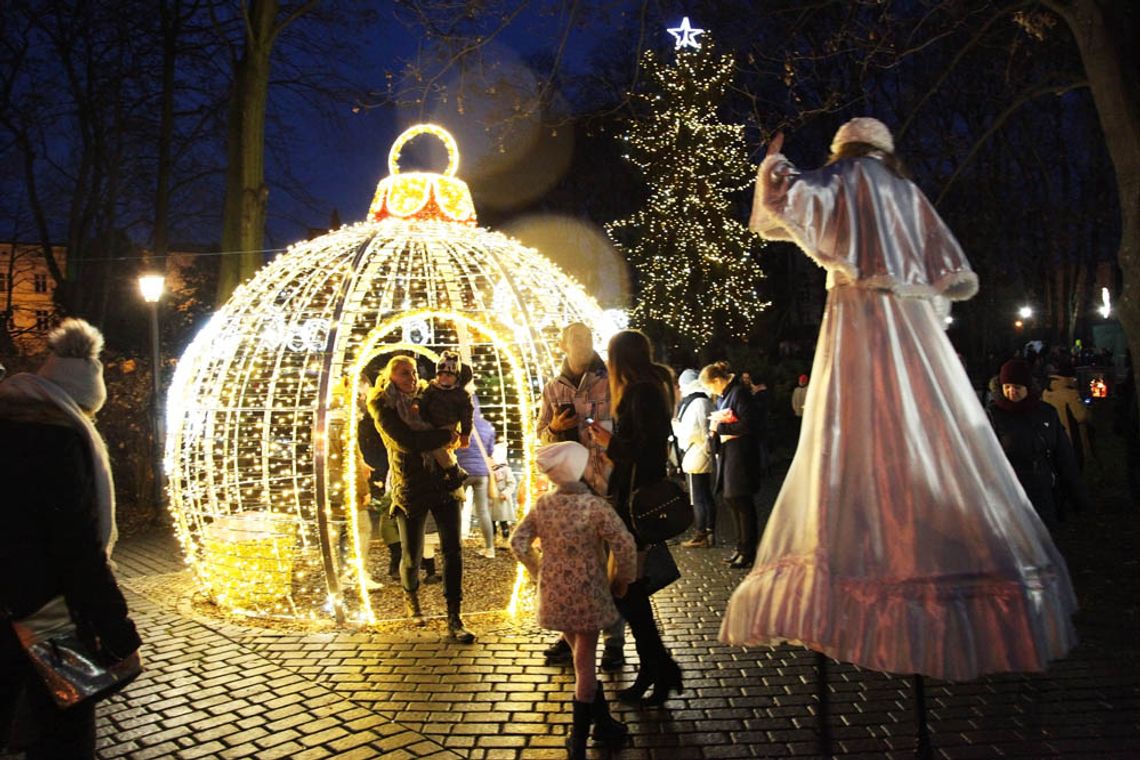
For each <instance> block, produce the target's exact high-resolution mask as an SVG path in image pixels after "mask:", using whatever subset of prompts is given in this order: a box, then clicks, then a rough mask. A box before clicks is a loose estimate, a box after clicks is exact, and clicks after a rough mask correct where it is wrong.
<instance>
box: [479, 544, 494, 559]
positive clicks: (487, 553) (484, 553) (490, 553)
mask: <svg viewBox="0 0 1140 760" xmlns="http://www.w3.org/2000/svg"><path fill="white" fill-rule="evenodd" d="M479 556H481V557H486V558H487V559H494V558H495V547H493V546H492V547H491V548H490V549H480V550H479Z"/></svg>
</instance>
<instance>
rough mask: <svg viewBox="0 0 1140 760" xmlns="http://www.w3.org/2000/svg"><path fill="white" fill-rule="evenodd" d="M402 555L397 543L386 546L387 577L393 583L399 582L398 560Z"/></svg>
mask: <svg viewBox="0 0 1140 760" xmlns="http://www.w3.org/2000/svg"><path fill="white" fill-rule="evenodd" d="M403 554H404V552H403V549H402V548H401V546H400V545H399V544H398V543H396V544H388V577H389V578H391V579H392V580H394V581H398V580H400V558H401V557H402V556H403Z"/></svg>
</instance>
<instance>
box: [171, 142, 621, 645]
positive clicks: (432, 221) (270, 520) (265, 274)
mask: <svg viewBox="0 0 1140 760" xmlns="http://www.w3.org/2000/svg"><path fill="white" fill-rule="evenodd" d="M432 134H434V132H432ZM457 160H458V159H457V157H456V161H457ZM405 176H407V175H399V178H402V177H405ZM434 177H435V179H450V180H451V181H452V182H453V183H458V185H455V186H456V187H459V186H461V189H462V191H463V193H465V194H466V195H467V197H468V198H469V193H467V190H466V185H465V184H463V183H462V181H461V180H458V179H455V178H446V177H442V176H441V175H434ZM389 179H391V178H389ZM381 184H382V185H383V183H381ZM392 186H393V185H391V184H390V185H389V186H388V187H389V188H391V187H392ZM427 186H429V187H435V186H436V183H435V180H434V179H433V181H432V182H429V183H428V185H427ZM378 195H379V193H378ZM386 197H387V196H386ZM432 198H433V199H434V198H435V196H432ZM381 205H382V206H384V204H383V203H382V204H381ZM430 206H431V204H425V206H424V207H422V208H421V209H420V211H418V212H417V214H416V215H413V216H412V217H409V218H399V217H397V216H394V215H391V214H388V215H387V216H384V217H383V218H382V219H380V220H376V219H374V218H370V220H369V221H366V222H361V223H358V224H355V225H352V226H347V227H344V228H342V229H340V230H337V231H334V232H331V233H329V234H328V235H325V236H323V237H320V238H317V239H315V240H312V241H308V242H304V243H300V244H297V245H295V246H292V247H291V248H289V249H288V250H287V251H286V252H285V253H284V254H282V255H281V256H279V257H278V258H277V259H276V260H274V261H273V262H272V263H270V264H268V265H267V266H265V267H264V268H263V269H262V270H261V271H260V272H258V274H257V275H256V276H255V277H254V278H253V279H252V280H250V281H249V282H248V283H246V284H244V285H243V286H241V287H239V288H238V289H237V290H236V291H235V292H234V294H233V296H232V297H231V299H230V301H229V302H228V303H227V304H226V305H225V306H224V307H222V308H221V309H220V310H219V311H218V312H217V313H215V314H214V316H213V317H212V318H211V319H210V321H209V323H208V324H207V325H206V326H205V327H204V328H203V330H202V332H201V333H200V334H199V335H198V337H196V338H195V340H194V341H193V342H192V343H191V345H190V347H189V348H188V349H187V350H186V352H185V354H184V355H183V357H182V358H181V360H180V362H179V364H178V367H177V370H176V372H175V376H174V379H173V382H172V384H171V388H170V391H169V395H168V399H167V404H166V408H167V429H168V431H169V433H168V436H167V445H166V454H165V461H164V466H165V470H166V472H167V474H168V481H169V496H170V499H169V501H170V509H171V511H172V513H173V515H174V520H175V525H176V526H177V534H178V538H179V540H180V542H181V544H182V546H183V550H184V552H185V556H186V558H187V562H188V563H189V565H190V566H191V568H192V569H193V571H194V573H195V576H196V578H197V579H198V581H199V584H200V585H201V587H202V588H203V589H204V590H205V591H206V592H208V593H209V594H210V595H211V596H212V597H213V598H214V599H215V600H216V601H217V602H218V603H219V604H220V605H222V606H223V607H225V608H226V609H228V610H230V611H232V612H235V613H239V614H247V615H257V616H274V617H290V618H303V619H308V620H312V621H320V620H330V619H335V620H338V621H341V620H343V621H345V622H349V623H368V622H371V621H373V619H374V614H373V612H372V607H371V603H370V600H369V597H368V594H367V593H366V592H365V590H364V588H363V585H362V579H363V577H364V575H363V571H364V556H363V553H362V549H363V548H364V547H360V546H358V545H357V532H356V524H355V521H356V516H357V515H356V506H357V501H358V499H360V498H362V497H363V494H357V493H356V481H355V477H354V474H355V467H356V456H357V453H356V451H355V445H356V437H355V436H356V421H357V414H358V410H357V408H356V406H355V401H354V398H353V393H352V390H351V389H354V388H355V380H356V378H357V377H358V375H359V373H360V372H361V371H362V369H363V367H364V366H365V364H366V363H367V362H368V361H369V359H371V358H372V357H373V356H374V355H375V354H377V353H384V354H390V353H391V352H394V351H398V350H400V351H412V352H415V353H420V354H424V355H431V353H434V352H438V351H441V350H443V349H445V348H453V349H457V350H459V351H460V352H461V353H463V354H464V356H465V357H469V360H470V362H471V365H472V367H473V369H474V372H475V375H476V378H477V381H478V388H479V393H480V400H481V402H482V404H481V405H482V408H483V411H484V416H485V417H486V418H487V420H488V421H489V422H490V423H491V424H492V425H493V426H494V428H495V431H496V435H497V437H498V438H499V439H500V440H502V441H505V442H506V444H507V450H508V459H509V462H510V465H511V467H512V468H513V469H514V470H515V471H516V473H517V474H518V475H519V476H520V477H519V481H520V484H521V487H522V488H523V493H524V494H525V498H526V502H525V504H524V508H527V507H529V496H530V492H531V489H530V488H529V485H530V473H531V467H532V448H533V446H534V444H535V435H534V424H535V411H536V404H537V401H538V399H539V398H540V394H541V389H542V387H543V385H544V384H545V383H546V382H547V381H548V380H549V379H551V378H552V377H554V376H555V374H556V373H557V372H558V369H559V366H560V361H561V352H560V350H559V349H558V341H559V337H560V331H561V328H562V326H563V325H565V324H566V323H568V322H570V321H582V322H585V323H586V324H588V325H590V326H591V327H592V328H593V330H594V332H595V335H596V336H597V337H598V339H599V341H601V342H602V345H604V342H605V341H606V340H608V338H609V336H610V335H611V334H612V333H613V332H614V331H615V330H616V327H615V325H614V321H613V319H612V317H611V316H610V315H608V314H606V313H604V312H603V311H602V310H601V309H600V308H599V306H598V304H597V303H596V302H595V301H594V300H593V299H592V298H590V297H589V296H588V295H586V294H585V292H584V291H583V289H582V288H581V286H580V285H579V284H578V283H577V282H576V281H575V280H574V279H572V278H571V277H568V276H567V275H565V274H563V273H562V272H561V271H560V270H559V269H558V268H557V267H556V266H555V265H554V264H553V263H551V262H550V261H549V260H547V259H545V258H544V257H542V256H541V255H540V254H539V253H538V252H536V251H534V250H533V249H528V248H525V247H523V246H522V245H520V244H519V243H517V242H516V241H514V240H512V239H510V238H507V237H505V236H503V235H501V234H498V233H494V232H490V231H488V230H484V229H480V228H478V227H474V226H469V224H468V220H467V219H466V218H465V217H463V215H462V214H459V215H457V214H455V213H453V212H454V211H455V208H451V209H450V210H449V209H445V208H443V207H438V205H437V207H436V208H435V209H434V211H432V212H431V215H426V216H425V213H424V209H430ZM469 221H470V222H471V223H473V222H474V216H473V213H472V215H471V217H470V220H469ZM345 531H348V532H347V533H346V532H345ZM341 536H344V537H345V538H346V539H347V543H348V546H349V547H350V549H349V551H348V553H347V555H346V556H344V557H343V559H342V558H341V556H340V552H339V551H338V547H337V544H338V543H339V540H338V539H339V537H341ZM522 577H523V576H522V574H521V573H520V574H518V575H517V578H516V594H515V597H514V599H513V600H512V607H513V605H514V603H515V602H516V601H517V598H518V593H517V592H518V591H519V589H520V584H521V578H522ZM342 580H343V581H345V582H346V584H347V585H345V586H343V587H342V585H341V581H342Z"/></svg>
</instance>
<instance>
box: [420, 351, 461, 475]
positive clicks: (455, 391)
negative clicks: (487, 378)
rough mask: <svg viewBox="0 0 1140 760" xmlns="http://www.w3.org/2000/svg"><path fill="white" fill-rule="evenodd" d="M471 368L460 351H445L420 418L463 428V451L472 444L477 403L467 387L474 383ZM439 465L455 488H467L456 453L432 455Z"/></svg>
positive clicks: (439, 425) (447, 451)
mask: <svg viewBox="0 0 1140 760" xmlns="http://www.w3.org/2000/svg"><path fill="white" fill-rule="evenodd" d="M472 377H473V376H472V373H471V368H470V367H469V366H467V365H466V364H464V363H463V361H462V359H460V357H459V353H458V352H456V351H444V352H443V353H442V354H440V357H439V361H438V362H436V365H435V377H434V378H432V380H431V382H429V383H428V387H427V388H426V389H425V390H424V393H423V396H422V397H421V398H420V404H419V407H420V410H419V411H420V417H421V418H422V419H423V421H424V422H426V423H428V424H429V425H431V426H432V427H437V428H451V429H454V428H455V427H456V426H458V427H459V445H460V446H462V447H463V448H467V446H468V445H469V444H470V442H471V428H472V425H473V424H474V417H475V404H474V403H473V402H472V400H471V394H470V393H469V392H468V391H467V386H468V385H469V384H470V383H471V380H472ZM431 453H432V456H434V457H435V461H436V463H437V464H438V465H439V466H440V468H441V469H442V470H443V474H444V478H445V479H446V481H447V483H448V484H449V485H450V484H452V483H454V484H455V487H456V488H458V487H459V486H461V485H463V481H465V480H467V473H466V472H464V471H463V468H462V467H460V466H459V462H458V460H456V458H455V452H454V451H453V450H452V449H451V448H450V447H443V448H439V449H436V450H435V451H433V452H431Z"/></svg>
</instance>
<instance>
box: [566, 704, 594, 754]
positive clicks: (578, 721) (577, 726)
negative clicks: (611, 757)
mask: <svg viewBox="0 0 1140 760" xmlns="http://www.w3.org/2000/svg"><path fill="white" fill-rule="evenodd" d="M593 711H594V705H593V704H592V703H590V702H579V701H578V700H576V699H575V700H574V727H573V728H572V729H570V736H568V737H567V738H566V749H568V750H570V760H586V743H587V742H589V741H590V721H591V720H592V719H593Z"/></svg>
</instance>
